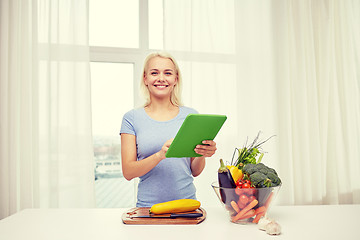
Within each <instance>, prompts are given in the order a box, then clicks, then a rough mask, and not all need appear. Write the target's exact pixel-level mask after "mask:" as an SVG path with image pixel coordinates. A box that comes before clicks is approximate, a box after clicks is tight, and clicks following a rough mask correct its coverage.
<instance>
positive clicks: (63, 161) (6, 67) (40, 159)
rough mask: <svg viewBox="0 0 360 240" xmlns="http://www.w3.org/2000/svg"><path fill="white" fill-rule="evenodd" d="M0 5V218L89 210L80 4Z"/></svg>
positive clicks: (84, 31)
mask: <svg viewBox="0 0 360 240" xmlns="http://www.w3.org/2000/svg"><path fill="white" fill-rule="evenodd" d="M0 4H1V5H0V11H1V12H0V16H1V21H0V24H1V25H0V47H1V48H0V49H1V61H0V91H1V95H0V98H1V101H0V123H1V125H0V126H1V128H0V218H3V217H6V216H8V215H10V214H13V213H15V212H17V211H19V210H21V209H24V208H31V207H40V208H41V207H93V206H94V204H95V203H94V201H95V200H94V187H93V183H94V172H93V171H94V166H93V151H92V137H91V108H90V77H89V51H88V26H87V24H88V23H87V20H88V12H87V10H88V3H87V1H86V0H83V1H70V0H67V1H62V0H61V1H60V0H58V1H54V0H51V1H50V0H38V1H20V0H4V1H1V2H0Z"/></svg>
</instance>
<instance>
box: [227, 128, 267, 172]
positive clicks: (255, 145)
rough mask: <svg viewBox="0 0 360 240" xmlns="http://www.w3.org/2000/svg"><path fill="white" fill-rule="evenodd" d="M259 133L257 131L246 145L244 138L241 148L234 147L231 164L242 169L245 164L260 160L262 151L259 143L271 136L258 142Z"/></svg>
mask: <svg viewBox="0 0 360 240" xmlns="http://www.w3.org/2000/svg"><path fill="white" fill-rule="evenodd" d="M260 133H261V132H259V133H258V135H257V136H256V138H255V139H254V141H253V142H252V143H251V144H249V145H247V140H246V143H245V145H244V146H243V148H241V149H238V148H235V151H234V154H233V159H232V162H231V165H235V166H237V167H238V168H239V169H242V168H243V167H244V166H245V165H247V164H257V163H260V162H261V159H262V157H263V156H264V152H262V148H261V145H262V144H264V143H265V142H267V141H268V140H269V139H270V138H272V137H273V136H271V137H269V138H268V139H266V140H265V141H260V142H259V136H260ZM236 152H237V153H238V158H237V159H236V161H235V163H234V162H233V161H234V156H235V153H236Z"/></svg>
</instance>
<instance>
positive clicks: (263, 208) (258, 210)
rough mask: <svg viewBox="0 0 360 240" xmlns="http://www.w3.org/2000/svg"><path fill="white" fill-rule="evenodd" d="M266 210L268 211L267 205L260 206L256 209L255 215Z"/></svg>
mask: <svg viewBox="0 0 360 240" xmlns="http://www.w3.org/2000/svg"><path fill="white" fill-rule="evenodd" d="M265 211H266V207H265V206H261V207H258V208H257V209H256V210H255V215H258V214H259V213H262V212H265Z"/></svg>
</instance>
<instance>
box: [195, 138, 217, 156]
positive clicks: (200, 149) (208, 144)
mask: <svg viewBox="0 0 360 240" xmlns="http://www.w3.org/2000/svg"><path fill="white" fill-rule="evenodd" d="M202 144H203V145H197V146H196V147H195V149H194V151H195V152H196V153H197V154H200V155H203V156H204V157H211V156H212V155H214V154H215V152H216V142H214V141H212V140H204V141H202Z"/></svg>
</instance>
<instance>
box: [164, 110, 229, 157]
mask: <svg viewBox="0 0 360 240" xmlns="http://www.w3.org/2000/svg"><path fill="white" fill-rule="evenodd" d="M226 119H227V117H226V116H225V115H211V114H189V115H188V116H187V117H186V118H185V120H184V122H183V124H182V125H181V127H180V129H179V131H178V132H177V134H176V136H175V138H174V140H173V142H172V143H171V145H170V147H169V149H168V150H167V152H166V154H165V156H166V157H167V158H170V157H172V158H180V157H199V156H202V155H199V154H197V153H196V152H195V151H194V149H195V147H196V145H198V144H202V141H203V140H214V138H215V137H216V135H217V133H218V132H219V130H220V128H221V127H222V125H223V124H224V122H225V121H226Z"/></svg>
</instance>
